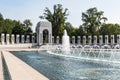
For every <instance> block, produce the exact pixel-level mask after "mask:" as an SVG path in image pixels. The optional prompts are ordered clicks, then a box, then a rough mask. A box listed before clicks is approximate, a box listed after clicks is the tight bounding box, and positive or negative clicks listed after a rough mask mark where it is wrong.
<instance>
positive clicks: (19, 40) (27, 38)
mask: <svg viewBox="0 0 120 80" xmlns="http://www.w3.org/2000/svg"><path fill="white" fill-rule="evenodd" d="M24 43H35V36H33V35H19V34H16V35H15V34H11V35H10V34H4V33H2V34H1V38H0V45H9V44H24Z"/></svg>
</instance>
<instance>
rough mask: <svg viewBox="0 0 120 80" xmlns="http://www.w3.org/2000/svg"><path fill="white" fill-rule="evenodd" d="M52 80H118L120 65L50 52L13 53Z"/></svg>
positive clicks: (119, 77)
mask: <svg viewBox="0 0 120 80" xmlns="http://www.w3.org/2000/svg"><path fill="white" fill-rule="evenodd" d="M12 53H13V54H14V55H15V56H17V57H18V58H20V59H21V60H23V61H24V62H26V63H27V64H29V65H30V66H32V67H33V68H34V69H36V70H37V71H39V72H40V73H42V74H43V75H45V76H46V77H48V78H49V79H50V80H118V79H120V64H116V63H108V62H100V61H91V60H86V59H78V58H71V57H65V56H57V55H52V54H49V53H48V51H32V52H25V51H23V52H12Z"/></svg>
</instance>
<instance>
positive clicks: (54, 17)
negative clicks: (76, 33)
mask: <svg viewBox="0 0 120 80" xmlns="http://www.w3.org/2000/svg"><path fill="white" fill-rule="evenodd" d="M67 11H68V9H67V8H65V9H63V7H62V5H61V4H57V5H54V6H53V12H52V11H50V9H49V8H48V7H46V8H45V12H44V14H43V16H40V18H41V19H43V18H45V19H47V20H48V21H50V22H51V23H52V30H53V36H62V35H63V31H64V28H65V21H66V19H67V16H68V13H67Z"/></svg>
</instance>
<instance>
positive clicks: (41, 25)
mask: <svg viewBox="0 0 120 80" xmlns="http://www.w3.org/2000/svg"><path fill="white" fill-rule="evenodd" d="M36 33H37V44H38V45H42V44H51V43H52V25H51V23H50V22H48V21H40V22H38V23H37V26H36Z"/></svg>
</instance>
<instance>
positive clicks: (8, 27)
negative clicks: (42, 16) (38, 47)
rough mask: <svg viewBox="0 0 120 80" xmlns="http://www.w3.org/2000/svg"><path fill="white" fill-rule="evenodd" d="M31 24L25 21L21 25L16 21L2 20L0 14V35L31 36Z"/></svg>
mask: <svg viewBox="0 0 120 80" xmlns="http://www.w3.org/2000/svg"><path fill="white" fill-rule="evenodd" d="M31 26H32V23H31V21H30V20H29V19H26V20H25V21H24V22H23V23H22V22H20V21H17V20H12V19H4V18H3V16H2V14H1V13H0V33H5V34H7V33H8V34H31V33H32V29H31Z"/></svg>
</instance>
